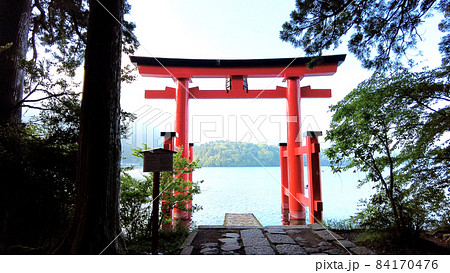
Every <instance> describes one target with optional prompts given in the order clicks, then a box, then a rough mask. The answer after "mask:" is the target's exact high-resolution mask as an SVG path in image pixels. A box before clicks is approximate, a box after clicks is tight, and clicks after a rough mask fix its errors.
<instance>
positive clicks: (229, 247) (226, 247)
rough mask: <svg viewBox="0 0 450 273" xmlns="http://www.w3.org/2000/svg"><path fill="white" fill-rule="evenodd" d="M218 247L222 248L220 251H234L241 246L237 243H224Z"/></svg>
mask: <svg viewBox="0 0 450 273" xmlns="http://www.w3.org/2000/svg"><path fill="white" fill-rule="evenodd" d="M220 249H222V251H235V250H239V249H241V246H240V245H239V244H230V243H227V244H224V245H222V246H221V247H220Z"/></svg>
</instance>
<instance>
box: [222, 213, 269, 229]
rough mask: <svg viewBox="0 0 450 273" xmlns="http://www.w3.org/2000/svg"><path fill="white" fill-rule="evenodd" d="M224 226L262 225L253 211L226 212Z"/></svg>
mask: <svg viewBox="0 0 450 273" xmlns="http://www.w3.org/2000/svg"><path fill="white" fill-rule="evenodd" d="M223 225H224V226H255V227H262V225H261V223H260V222H259V221H258V219H256V217H255V215H253V213H225V220H224V221H223Z"/></svg>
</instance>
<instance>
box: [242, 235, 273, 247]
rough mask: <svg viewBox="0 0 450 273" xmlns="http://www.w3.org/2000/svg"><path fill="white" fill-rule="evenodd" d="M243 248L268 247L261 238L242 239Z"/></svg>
mask: <svg viewBox="0 0 450 273" xmlns="http://www.w3.org/2000/svg"><path fill="white" fill-rule="evenodd" d="M242 243H243V244H244V246H246V247H247V246H270V243H269V241H267V239H266V238H261V237H244V238H242Z"/></svg>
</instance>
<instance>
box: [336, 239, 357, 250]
mask: <svg viewBox="0 0 450 273" xmlns="http://www.w3.org/2000/svg"><path fill="white" fill-rule="evenodd" d="M333 244H335V245H337V246H340V247H344V248H351V247H356V245H355V244H354V243H353V242H350V241H349V240H339V241H334V242H333Z"/></svg>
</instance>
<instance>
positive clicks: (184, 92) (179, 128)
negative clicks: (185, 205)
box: [173, 78, 189, 220]
mask: <svg viewBox="0 0 450 273" xmlns="http://www.w3.org/2000/svg"><path fill="white" fill-rule="evenodd" d="M175 101H176V107H177V109H176V116H175V131H176V132H177V133H178V138H177V139H176V146H177V147H178V148H182V149H183V152H182V153H181V156H182V157H184V158H189V141H188V129H189V127H188V126H189V123H188V121H189V79H188V78H179V79H177V89H176V94H175ZM181 177H182V178H183V179H184V180H185V181H187V180H188V179H189V176H188V174H183V175H182V176H181ZM175 194H177V193H175ZM188 218H189V216H188V214H187V212H186V211H181V210H178V209H177V208H174V209H173V219H174V220H188Z"/></svg>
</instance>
